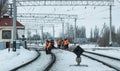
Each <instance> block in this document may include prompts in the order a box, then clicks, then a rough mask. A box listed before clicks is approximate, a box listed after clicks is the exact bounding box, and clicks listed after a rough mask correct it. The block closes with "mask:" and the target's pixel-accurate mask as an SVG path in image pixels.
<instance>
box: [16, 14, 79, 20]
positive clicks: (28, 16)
mask: <svg viewBox="0 0 120 71" xmlns="http://www.w3.org/2000/svg"><path fill="white" fill-rule="evenodd" d="M17 17H19V18H22V17H23V18H24V17H25V18H59V19H60V18H63V19H75V18H77V17H78V16H77V15H71V14H70V15H69V14H41V13H18V14H17Z"/></svg>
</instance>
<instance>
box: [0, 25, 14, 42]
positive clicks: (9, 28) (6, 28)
mask: <svg viewBox="0 0 120 71" xmlns="http://www.w3.org/2000/svg"><path fill="white" fill-rule="evenodd" d="M3 30H10V31H11V36H12V33H13V31H12V27H2V28H1V29H0V40H3V41H6V42H9V41H11V39H12V37H11V39H2V31H3Z"/></svg>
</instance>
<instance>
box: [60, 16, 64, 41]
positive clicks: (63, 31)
mask: <svg viewBox="0 0 120 71" xmlns="http://www.w3.org/2000/svg"><path fill="white" fill-rule="evenodd" d="M61 21H62V39H63V40H64V38H65V37H64V21H63V19H62V18H61Z"/></svg>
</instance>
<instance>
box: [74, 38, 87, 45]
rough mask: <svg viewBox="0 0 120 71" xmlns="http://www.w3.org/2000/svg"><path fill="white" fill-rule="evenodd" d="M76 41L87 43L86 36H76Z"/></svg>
mask: <svg viewBox="0 0 120 71" xmlns="http://www.w3.org/2000/svg"><path fill="white" fill-rule="evenodd" d="M76 41H77V43H80V44H82V43H88V38H77V39H76Z"/></svg>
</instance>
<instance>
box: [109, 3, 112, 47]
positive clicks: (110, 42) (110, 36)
mask: <svg viewBox="0 0 120 71" xmlns="http://www.w3.org/2000/svg"><path fill="white" fill-rule="evenodd" d="M109 45H112V5H110V34H109Z"/></svg>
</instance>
